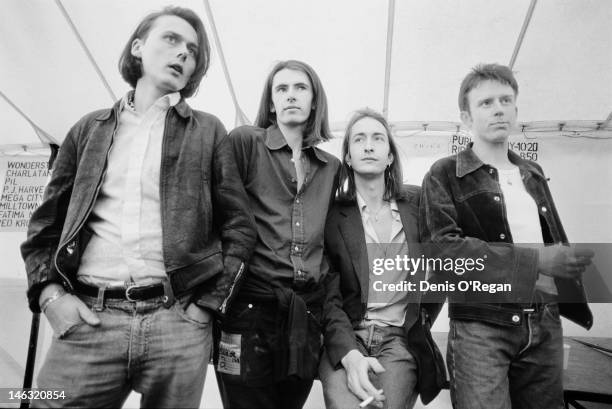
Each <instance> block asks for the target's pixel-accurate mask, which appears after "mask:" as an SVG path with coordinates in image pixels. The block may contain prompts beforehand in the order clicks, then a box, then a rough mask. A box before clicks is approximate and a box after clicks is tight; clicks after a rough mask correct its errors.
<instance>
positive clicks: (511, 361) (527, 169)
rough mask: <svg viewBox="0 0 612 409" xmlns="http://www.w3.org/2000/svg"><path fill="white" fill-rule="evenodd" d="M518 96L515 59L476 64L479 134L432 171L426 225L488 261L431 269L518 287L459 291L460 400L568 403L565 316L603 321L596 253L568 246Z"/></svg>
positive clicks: (465, 85) (452, 355) (452, 365)
mask: <svg viewBox="0 0 612 409" xmlns="http://www.w3.org/2000/svg"><path fill="white" fill-rule="evenodd" d="M517 96H518V84H517V81H516V79H515V77H514V74H513V73H512V71H511V70H510V68H508V67H506V66H502V65H498V64H483V65H478V66H476V67H475V68H474V69H473V70H472V71H471V72H470V73H469V74H468V75H467V76H466V77H465V78H464V80H463V82H462V83H461V87H460V90H459V109H460V113H461V120H462V122H463V124H464V125H465V126H466V127H467V128H468V129H469V130H470V132H471V134H472V142H471V143H470V144H469V146H468V148H467V149H465V150H464V151H461V152H459V153H458V154H456V155H453V156H449V157H446V158H443V159H440V160H439V161H437V162H436V163H434V164H433V165H432V167H431V169H430V171H429V172H428V173H427V174H426V175H425V179H424V181H423V191H422V193H423V195H422V199H421V227H422V229H423V232H422V236H423V237H424V238H426V239H427V240H428V241H431V242H432V243H433V245H435V246H436V248H437V252H438V254H439V255H443V256H446V257H449V258H451V259H455V260H461V261H462V262H464V261H465V260H471V261H472V263H473V262H474V261H477V258H479V259H480V260H481V262H482V263H483V264H482V268H475V269H474V268H472V269H463V268H462V270H461V271H459V270H458V269H456V270H455V271H450V270H446V269H445V270H436V271H433V273H432V278H431V279H432V281H435V282H442V283H450V284H452V285H456V284H457V282H458V280H459V277H460V278H461V281H462V282H467V283H470V282H471V283H478V282H482V283H487V284H489V285H502V286H503V285H507V286H510V291H506V292H504V291H501V292H496V293H495V294H489V293H487V292H486V291H478V290H477V288H476V287H472V286H470V288H472V291H464V292H458V291H450V290H449V293H448V296H449V316H450V319H451V321H450V330H449V335H448V349H447V365H448V370H449V373H450V377H451V399H452V402H453V407H455V408H458V409H494V408H499V409H509V408H534V409H535V408H549V409H554V408H559V409H560V408H563V384H562V381H563V366H562V365H563V345H562V344H563V334H562V328H561V318H560V315H564V316H565V317H567V318H569V319H571V320H573V321H574V322H576V323H578V324H579V325H581V326H583V327H585V328H587V329H588V328H590V327H591V325H592V324H593V317H592V314H591V311H590V310H589V307H588V304H587V303H586V296H585V293H584V289H583V287H582V283H581V279H582V273H583V272H584V271H585V268H586V266H588V265H589V264H590V262H591V257H592V256H593V253H592V252H591V251H590V250H573V249H571V248H570V247H566V246H563V245H561V244H567V242H568V240H567V236H566V235H565V231H564V229H563V225H562V224H561V219H560V218H559V214H558V213H557V209H556V208H555V204H554V201H553V198H552V195H551V193H550V190H549V188H548V182H547V179H546V177H545V176H544V172H543V171H542V168H541V167H540V165H539V164H537V163H535V162H532V161H529V160H526V159H523V158H521V157H520V156H519V155H517V154H516V153H514V152H512V151H511V150H509V144H508V139H509V137H510V134H511V133H512V132H513V131H514V130H515V129H516V123H517V114H518V109H517V106H516V99H517ZM553 244H556V245H553ZM464 265H465V264H464ZM449 288H450V287H449ZM502 288H504V287H502ZM505 288H508V287H505Z"/></svg>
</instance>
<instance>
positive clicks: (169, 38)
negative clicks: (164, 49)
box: [166, 34, 176, 44]
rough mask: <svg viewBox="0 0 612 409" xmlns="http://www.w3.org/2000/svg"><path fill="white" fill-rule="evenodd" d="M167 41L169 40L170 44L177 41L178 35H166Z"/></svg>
mask: <svg viewBox="0 0 612 409" xmlns="http://www.w3.org/2000/svg"><path fill="white" fill-rule="evenodd" d="M166 41H168V42H169V43H170V44H174V43H176V36H174V35H172V34H168V35H167V36H166Z"/></svg>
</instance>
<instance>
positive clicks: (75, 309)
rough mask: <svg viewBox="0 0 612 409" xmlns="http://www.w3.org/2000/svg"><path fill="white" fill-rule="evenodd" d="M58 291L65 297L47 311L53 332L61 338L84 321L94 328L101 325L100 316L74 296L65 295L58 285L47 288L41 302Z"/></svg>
mask: <svg viewBox="0 0 612 409" xmlns="http://www.w3.org/2000/svg"><path fill="white" fill-rule="evenodd" d="M56 291H60V292H62V293H63V295H62V296H61V297H60V298H58V299H56V300H54V301H52V302H51V303H49V304H48V305H47V307H46V309H45V316H46V317H47V320H49V324H50V325H51V328H53V332H55V333H56V334H57V335H59V336H60V337H61V336H62V335H64V334H65V333H66V331H68V330H69V329H70V328H72V327H74V326H75V325H77V324H78V323H80V322H82V321H84V322H85V323H87V324H89V325H92V326H97V325H100V319H99V318H98V316H97V315H96V314H94V312H93V311H91V310H90V309H89V307H87V305H85V303H84V302H83V301H81V300H80V299H79V298H78V297H75V296H74V295H72V294H68V293H65V292H64V289H63V288H62V287H61V286H60V285H58V284H49V285H48V286H46V287H45V288H44V289H43V291H42V292H41V294H40V298H39V302H43V301H44V300H45V299H47V298H48V297H50V296H51V295H52V294H54V293H55V292H56Z"/></svg>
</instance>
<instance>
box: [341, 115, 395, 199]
mask: <svg viewBox="0 0 612 409" xmlns="http://www.w3.org/2000/svg"><path fill="white" fill-rule="evenodd" d="M363 118H372V119H374V120H376V121H378V122H380V123H381V125H382V126H383V127H384V128H385V131H386V132H387V139H388V140H389V151H390V152H391V154H392V155H393V162H391V164H390V165H389V166H387V168H386V169H385V191H384V194H383V200H391V199H400V198H401V197H402V191H401V188H402V181H403V176H402V163H401V161H400V158H399V151H398V149H397V145H396V144H395V140H394V139H393V132H392V131H391V127H390V126H389V123H388V122H387V120H386V119H385V117H384V116H383V115H381V114H380V113H379V112H377V111H374V110H373V109H370V108H362V109H359V110H357V111H355V113H354V114H353V116H352V117H351V119H350V120H349V122H348V124H347V125H346V131H345V132H344V140H343V141H342V166H341V168H340V176H339V179H338V192H337V198H338V200H340V201H343V202H353V201H355V200H357V187H356V186H355V173H354V171H353V169H352V168H351V167H350V166H349V164H348V162H347V161H346V157H347V155H348V153H349V146H350V139H351V132H352V130H353V126H355V124H356V123H357V122H358V121H360V120H362V119H363Z"/></svg>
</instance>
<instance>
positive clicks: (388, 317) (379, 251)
mask: <svg viewBox="0 0 612 409" xmlns="http://www.w3.org/2000/svg"><path fill="white" fill-rule="evenodd" d="M357 205H358V206H359V210H360V211H361V222H362V224H363V231H364V234H365V242H366V246H367V249H368V265H369V266H370V273H369V276H370V283H372V282H374V281H383V282H384V283H387V284H390V283H401V282H402V281H404V280H406V278H407V276H408V272H407V271H405V270H402V269H394V270H386V271H385V272H384V274H383V275H375V274H374V273H373V272H372V268H371V267H372V265H373V262H374V259H388V258H389V259H394V258H395V257H396V256H401V257H403V256H408V243H406V234H405V233H404V228H403V225H402V219H401V217H400V212H399V209H398V207H397V203H396V201H395V200H391V202H390V207H391V216H392V218H391V240H390V241H388V240H383V241H381V240H380V238H379V237H378V236H377V234H376V230H375V229H374V223H376V221H375V220H374V216H373V215H372V213H373V212H372V211H371V210H370V209H369V208H368V206H367V204H366V202H365V200H363V198H362V197H361V195H360V194H359V193H357ZM408 294H409V293H408V292H406V291H380V292H378V291H372V290H371V289H370V291H369V292H368V307H367V311H366V315H365V321H364V324H365V325H366V326H367V325H371V324H376V325H378V326H388V325H392V326H396V327H401V326H402V325H403V324H404V319H405V316H406V306H407V305H408Z"/></svg>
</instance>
